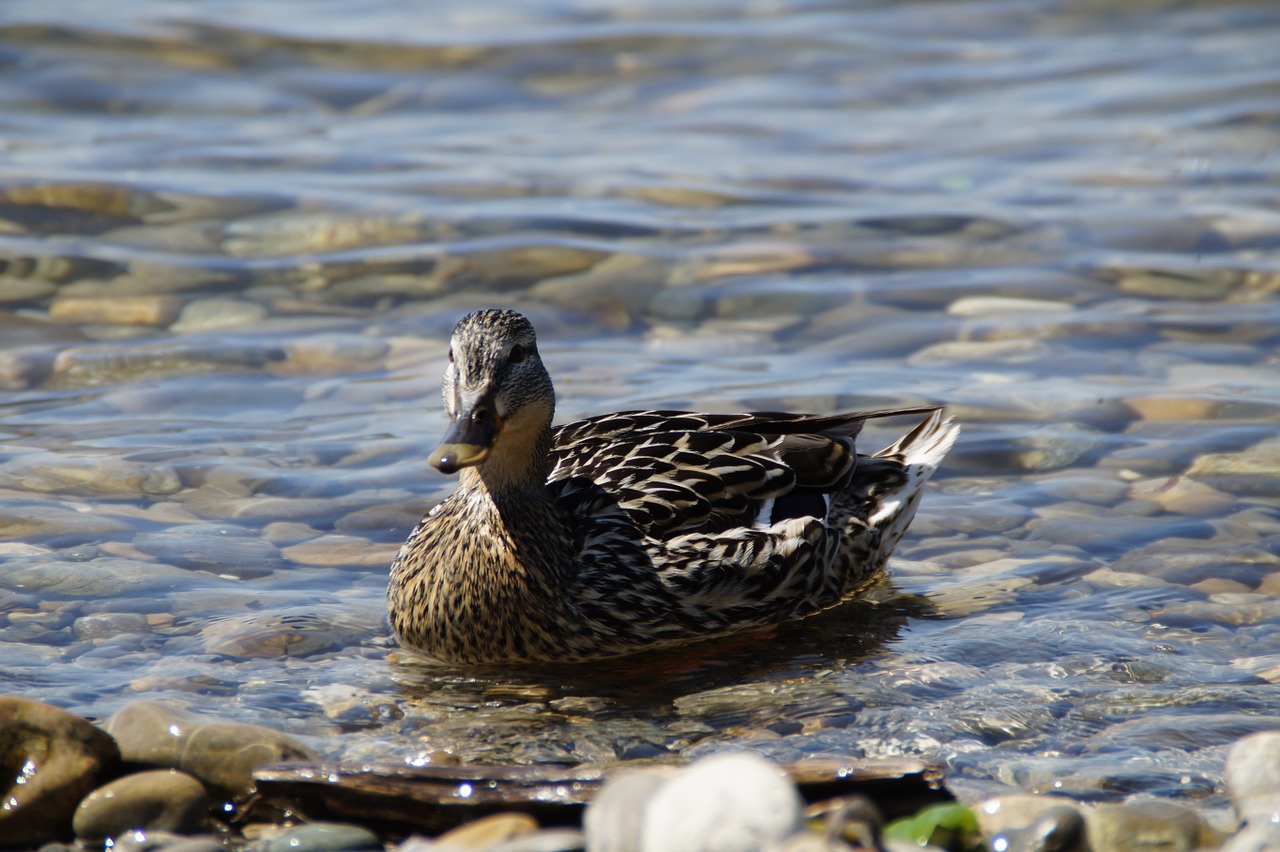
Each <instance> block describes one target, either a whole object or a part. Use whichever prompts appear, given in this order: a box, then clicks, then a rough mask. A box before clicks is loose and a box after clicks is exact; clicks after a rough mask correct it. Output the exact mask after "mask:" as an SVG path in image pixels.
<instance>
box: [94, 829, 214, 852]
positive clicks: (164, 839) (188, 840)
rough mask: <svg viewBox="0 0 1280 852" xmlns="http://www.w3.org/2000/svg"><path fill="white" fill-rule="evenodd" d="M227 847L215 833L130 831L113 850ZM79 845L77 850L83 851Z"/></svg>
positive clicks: (188, 851)
mask: <svg viewBox="0 0 1280 852" xmlns="http://www.w3.org/2000/svg"><path fill="white" fill-rule="evenodd" d="M226 849H227V847H226V846H225V845H224V844H223V843H222V841H221V840H220V839H219V838H218V837H216V836H214V835H209V834H205V835H200V836H197V837H187V836H183V835H180V834H174V833H173V832H171V831H145V832H143V831H130V832H126V833H125V834H124V835H123V836H121V837H118V838H116V843H115V845H114V846H112V847H111V852H226ZM82 850H83V847H82V846H81V847H77V850H76V851H75V852H82Z"/></svg>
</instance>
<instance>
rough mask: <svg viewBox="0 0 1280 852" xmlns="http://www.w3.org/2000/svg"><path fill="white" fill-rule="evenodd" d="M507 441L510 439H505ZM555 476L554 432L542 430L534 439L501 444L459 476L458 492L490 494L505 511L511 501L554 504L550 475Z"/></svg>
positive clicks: (477, 494) (532, 437)
mask: <svg viewBox="0 0 1280 852" xmlns="http://www.w3.org/2000/svg"><path fill="white" fill-rule="evenodd" d="M503 437H504V438H507V437H508V436H505V435H504V436H503ZM550 473H551V429H550V428H549V427H548V428H544V429H541V430H539V434H535V435H532V436H530V440H528V441H522V442H519V443H517V442H515V441H511V440H509V439H508V440H506V441H504V442H500V443H499V444H498V445H497V446H495V447H494V448H493V450H492V451H491V452H490V453H489V458H487V459H485V461H484V463H483V464H480V465H477V466H476V467H468V468H463V469H462V471H461V472H460V473H459V474H458V491H459V492H461V493H466V494H471V495H475V496H482V495H487V496H488V497H489V498H490V499H491V500H493V502H494V504H495V505H496V506H498V507H499V508H501V507H502V506H503V505H504V504H507V503H511V502H527V501H535V502H538V501H543V502H548V501H550V499H551V498H550V496H549V495H548V493H547V488H546V485H547V476H549V475H550Z"/></svg>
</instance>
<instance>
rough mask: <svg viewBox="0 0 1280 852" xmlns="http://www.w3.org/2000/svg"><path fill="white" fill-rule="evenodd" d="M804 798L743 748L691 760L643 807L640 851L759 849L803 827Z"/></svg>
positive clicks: (774, 769) (775, 770)
mask: <svg viewBox="0 0 1280 852" xmlns="http://www.w3.org/2000/svg"><path fill="white" fill-rule="evenodd" d="M802 812H803V802H802V801H801V799H800V793H799V792H798V791H797V790H796V787H795V785H794V784H792V783H791V781H790V779H788V778H787V777H786V775H785V774H783V772H782V770H781V769H779V768H778V767H777V766H774V765H773V764H771V763H769V762H768V761H767V760H765V759H764V758H761V757H759V756H757V755H754V754H750V753H747V752H733V753H729V754H718V755H714V756H712V757H708V758H705V759H703V760H700V761H698V762H697V763H694V764H693V765H691V766H689V767H688V768H687V769H685V770H684V771H682V772H681V773H680V774H678V775H676V776H675V777H674V778H672V779H671V780H670V781H668V782H666V783H665V784H663V785H662V786H661V787H660V788H659V789H658V791H657V792H656V793H654V795H653V798H652V799H651V800H650V802H649V805H648V807H647V808H645V813H644V822H643V827H642V831H641V843H640V848H641V850H643V852H739V850H741V852H757V850H760V849H767V848H769V847H770V846H771V845H773V844H777V845H781V844H782V843H783V842H784V841H785V840H786V839H787V838H788V837H790V836H791V835H792V834H794V833H795V832H796V831H798V830H799V829H800V828H801V824H802V815H803V814H802Z"/></svg>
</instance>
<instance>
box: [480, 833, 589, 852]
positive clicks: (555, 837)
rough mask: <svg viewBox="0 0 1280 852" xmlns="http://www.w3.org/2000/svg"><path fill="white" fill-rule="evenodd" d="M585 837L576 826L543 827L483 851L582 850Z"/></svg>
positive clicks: (547, 851)
mask: <svg viewBox="0 0 1280 852" xmlns="http://www.w3.org/2000/svg"><path fill="white" fill-rule="evenodd" d="M586 848H587V838H586V836H585V835H583V833H582V832H581V831H578V830H577V829H576V828H544V829H541V830H539V831H535V832H532V833H530V834H522V835H520V836H519V837H513V838H511V839H510V840H504V841H502V842H501V843H497V844H494V845H493V846H490V847H488V849H486V850H485V852H583V850H585V849H586Z"/></svg>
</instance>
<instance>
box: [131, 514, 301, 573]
mask: <svg viewBox="0 0 1280 852" xmlns="http://www.w3.org/2000/svg"><path fill="white" fill-rule="evenodd" d="M133 546H134V547H136V548H138V549H139V550H141V551H143V552H144V553H149V554H151V555H152V556H154V557H156V558H157V559H159V560H161V561H162V562H166V563H168V564H170V565H176V566H178V567H179V568H187V569H191V570H196V571H208V572H210V573H213V574H223V575H227V576H232V577H237V578H239V579H252V578H256V577H265V576H266V575H267V574H270V573H271V572H272V571H274V570H275V569H276V568H278V567H280V565H281V561H280V551H279V550H277V549H276V546H275V545H273V544H271V543H270V542H266V541H263V540H262V539H260V538H258V537H257V536H255V535H254V534H253V533H251V532H249V531H248V530H247V529H245V528H244V527H241V526H237V525H235V524H185V525H182V526H176V527H171V528H169V529H166V530H162V531H160V532H154V533H140V534H138V535H136V536H134V538H133Z"/></svg>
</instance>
